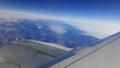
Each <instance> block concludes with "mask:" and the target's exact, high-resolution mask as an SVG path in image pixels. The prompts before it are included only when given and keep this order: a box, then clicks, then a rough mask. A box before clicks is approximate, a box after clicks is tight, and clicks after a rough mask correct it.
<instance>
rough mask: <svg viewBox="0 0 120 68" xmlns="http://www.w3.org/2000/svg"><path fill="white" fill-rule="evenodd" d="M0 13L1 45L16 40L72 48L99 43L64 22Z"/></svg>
mask: <svg viewBox="0 0 120 68" xmlns="http://www.w3.org/2000/svg"><path fill="white" fill-rule="evenodd" d="M0 13H2V15H1V16H0V43H1V44H3V43H5V42H13V41H16V40H37V41H42V42H47V43H57V44H60V45H62V46H65V47H70V48H74V47H77V46H80V47H82V46H91V45H90V44H93V43H96V42H98V41H99V39H98V38H96V37H93V36H90V35H89V33H87V32H84V31H83V30H80V29H77V28H76V27H75V26H73V25H70V24H66V23H65V22H64V21H59V20H53V19H48V17H47V18H46V17H45V16H43V17H42V15H41V16H36V15H33V14H27V13H19V12H17V13H14V12H0ZM7 13H8V14H7ZM12 14H13V15H12ZM45 18H46V19H45Z"/></svg>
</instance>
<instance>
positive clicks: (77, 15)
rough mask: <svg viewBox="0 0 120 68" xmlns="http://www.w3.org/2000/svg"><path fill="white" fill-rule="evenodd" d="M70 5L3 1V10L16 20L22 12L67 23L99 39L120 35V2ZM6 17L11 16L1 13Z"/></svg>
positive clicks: (77, 0)
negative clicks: (16, 14)
mask: <svg viewBox="0 0 120 68" xmlns="http://www.w3.org/2000/svg"><path fill="white" fill-rule="evenodd" d="M68 1H69V0H51V1H49V0H39V1H38V0H34V1H33V0H11V1H9V0H1V1H0V10H3V11H8V12H10V11H11V15H13V16H15V13H14V12H16V13H17V12H18V13H21V15H22V14H25V15H28V16H30V17H31V18H34V17H38V18H39V17H40V18H45V19H46V18H47V19H53V20H61V21H66V23H69V24H72V25H75V26H77V27H78V28H79V29H82V30H85V31H86V32H89V33H90V34H92V35H95V36H96V37H99V38H105V37H107V36H110V35H112V34H114V33H116V32H119V31H120V30H119V29H120V19H119V18H120V14H119V12H120V9H119V8H120V4H119V3H120V2H119V0H97V1H96V0H91V1H89V0H84V1H83V0H70V1H69V2H68ZM12 13H13V14H12ZM5 14H6V15H8V16H9V15H10V13H8V14H7V13H1V15H3V16H4V15H5ZM32 15H33V16H32ZM19 16H20V15H18V16H17V17H19ZM21 17H24V16H21ZM96 28H97V29H96Z"/></svg>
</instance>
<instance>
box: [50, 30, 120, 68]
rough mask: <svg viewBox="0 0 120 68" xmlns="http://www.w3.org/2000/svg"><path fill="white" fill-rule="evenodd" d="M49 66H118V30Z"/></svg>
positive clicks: (111, 67)
mask: <svg viewBox="0 0 120 68" xmlns="http://www.w3.org/2000/svg"><path fill="white" fill-rule="evenodd" d="M51 68H120V32H119V33H117V34H115V35H112V36H110V37H108V38H106V39H105V40H103V41H102V42H101V43H99V44H97V45H96V46H94V47H86V48H84V49H82V50H78V51H77V52H76V55H74V56H72V57H70V58H68V59H65V60H63V61H61V62H59V63H57V64H55V65H53V66H51Z"/></svg>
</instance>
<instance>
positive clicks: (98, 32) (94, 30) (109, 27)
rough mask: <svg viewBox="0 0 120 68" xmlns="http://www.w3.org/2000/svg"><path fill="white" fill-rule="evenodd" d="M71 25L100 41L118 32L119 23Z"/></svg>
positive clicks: (78, 23) (119, 28)
mask: <svg viewBox="0 0 120 68" xmlns="http://www.w3.org/2000/svg"><path fill="white" fill-rule="evenodd" d="M72 24H73V25H75V26H76V27H78V28H79V29H80V30H84V31H86V32H88V33H89V34H90V35H93V36H95V37H98V38H101V39H102V38H105V37H107V36H110V35H112V34H114V33H116V32H119V31H120V23H115V22H113V23H111V22H110V23H109V22H101V23H100V22H92V23H90V22H84V23H81V22H76V23H75V22H74V23H72Z"/></svg>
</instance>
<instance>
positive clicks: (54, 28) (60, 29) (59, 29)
mask: <svg viewBox="0 0 120 68" xmlns="http://www.w3.org/2000/svg"><path fill="white" fill-rule="evenodd" d="M49 27H50V29H51V30H52V31H54V32H56V33H57V34H59V35H61V34H64V33H65V32H66V31H65V29H64V27H62V26H59V25H55V24H51V25H49Z"/></svg>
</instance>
